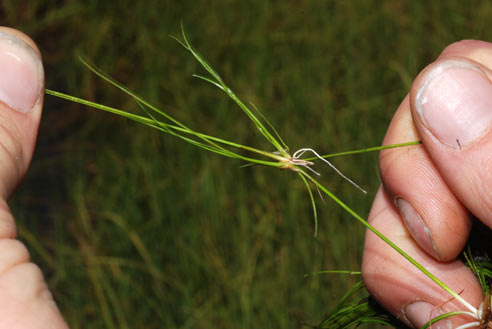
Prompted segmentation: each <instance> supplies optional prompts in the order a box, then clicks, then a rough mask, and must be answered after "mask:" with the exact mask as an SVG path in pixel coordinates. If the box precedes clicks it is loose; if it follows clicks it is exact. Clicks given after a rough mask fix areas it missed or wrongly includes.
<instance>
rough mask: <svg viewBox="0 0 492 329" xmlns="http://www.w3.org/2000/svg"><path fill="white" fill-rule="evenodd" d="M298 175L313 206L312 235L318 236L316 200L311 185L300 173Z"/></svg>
mask: <svg viewBox="0 0 492 329" xmlns="http://www.w3.org/2000/svg"><path fill="white" fill-rule="evenodd" d="M298 174H299V177H301V179H302V181H303V182H304V185H306V189H307V191H308V194H309V198H310V199H311V207H312V208H313V216H314V237H315V238H316V237H317V236H318V211H317V209H316V202H315V201H314V196H313V191H311V186H309V182H308V181H307V179H306V178H305V177H304V176H303V175H302V174H301V173H298Z"/></svg>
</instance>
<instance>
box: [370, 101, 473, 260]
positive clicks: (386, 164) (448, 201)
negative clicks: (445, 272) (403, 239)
mask: <svg viewBox="0 0 492 329" xmlns="http://www.w3.org/2000/svg"><path fill="white" fill-rule="evenodd" d="M419 139H420V137H419V136H418V134H417V131H416V130H415V126H414V124H413V121H412V116H411V112H410V103H409V98H408V96H407V97H406V98H405V99H404V101H403V102H402V104H401V105H400V107H399V108H398V110H397V112H396V113H395V115H394V117H393V120H392V121H391V124H390V126H389V128H388V131H387V133H386V136H385V138H384V141H383V145H388V144H395V143H401V142H403V141H414V140H419ZM379 170H380V173H381V179H382V182H383V185H384V188H385V190H386V192H387V193H388V195H389V197H390V199H391V200H392V202H393V203H394V205H395V206H396V207H397V208H398V210H399V212H400V215H401V218H402V219H403V222H404V223H405V225H406V227H407V229H408V230H409V232H410V233H411V235H412V236H413V238H414V239H415V241H416V242H417V243H418V244H419V245H420V247H421V248H422V249H423V250H425V251H426V252H427V253H428V254H429V255H431V256H432V257H434V258H436V259H438V260H442V261H447V260H451V259H454V258H456V256H457V255H458V254H459V253H460V252H461V250H462V249H463V246H464V245H465V243H466V241H467V238H468V234H469V232H470V227H471V225H470V216H469V213H468V212H467V210H466V209H465V208H464V207H463V205H462V204H461V203H460V202H459V201H458V200H457V199H456V197H455V196H454V194H453V193H452V192H451V191H450V190H449V188H448V186H447V185H446V183H445V182H444V181H443V179H442V177H441V175H440V174H439V172H438V170H437V168H436V167H435V166H434V164H433V163H432V161H431V159H430V157H429V155H428V153H427V152H426V150H425V148H424V147H422V146H412V147H405V148H396V149H388V150H384V151H382V152H380V154H379ZM449 241H453V243H449Z"/></svg>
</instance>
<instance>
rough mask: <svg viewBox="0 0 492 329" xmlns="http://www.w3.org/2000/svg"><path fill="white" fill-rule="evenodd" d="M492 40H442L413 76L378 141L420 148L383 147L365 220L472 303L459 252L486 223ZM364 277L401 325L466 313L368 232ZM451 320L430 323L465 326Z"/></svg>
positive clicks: (490, 208)
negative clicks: (476, 223)
mask: <svg viewBox="0 0 492 329" xmlns="http://www.w3.org/2000/svg"><path fill="white" fill-rule="evenodd" d="M491 68H492V44H490V43H487V42H483V41H475V40H465V41H460V42H457V43H454V44H451V45H450V46H448V47H447V48H446V49H445V50H444V51H443V52H442V53H441V55H440V56H439V57H438V58H437V60H436V61H435V62H434V63H432V64H430V65H429V66H427V67H426V68H425V69H424V70H423V71H422V72H421V73H420V74H419V75H418V76H417V78H416V79H415V80H414V82H413V84H412V87H411V90H410V93H409V94H408V95H407V96H406V97H405V99H404V100H403V102H402V103H401V105H400V106H399V108H398V110H397V111H396V112H395V115H394V117H393V119H392V121H391V123H390V125H389V128H388V131H387V133H386V136H385V138H384V141H383V144H385V145H386V144H392V143H399V142H404V141H412V140H421V141H422V145H421V146H417V147H408V148H400V149H391V150H385V151H382V152H381V153H380V157H379V169H380V173H381V180H382V187H381V188H380V189H379V191H378V193H377V195H376V197H375V200H374V203H373V206H372V209H371V212H370V215H369V222H370V223H371V224H372V225H374V226H375V227H376V228H377V229H378V230H380V231H381V232H382V233H383V234H385V235H386V236H387V237H388V238H389V239H390V240H392V241H393V242H394V243H396V244H397V245H398V246H400V247H401V248H402V249H403V250H405V251H406V252H408V253H409V254H410V255H411V256H412V257H414V258H415V259H416V260H417V261H418V262H419V263H421V264H422V265H423V266H424V267H425V268H427V269H428V270H429V271H430V272H431V273H432V274H434V275H435V276H437V277H438V278H440V279H441V280H442V281H443V282H445V283H446V284H447V285H448V286H449V287H451V288H452V289H453V290H454V291H455V292H457V293H459V294H460V296H461V297H463V298H464V299H465V300H467V301H468V302H469V303H470V304H472V305H473V306H475V307H478V305H479V304H480V303H481V302H482V300H483V296H482V292H481V288H480V286H479V284H478V282H477V280H476V279H475V277H474V276H473V274H472V273H471V271H470V270H469V269H468V268H467V267H466V266H465V265H464V264H463V263H462V262H461V261H459V260H457V259H456V257H457V256H458V255H459V253H460V252H461V250H462V249H463V247H464V245H465V243H466V241H467V239H468V236H469V233H470V227H471V221H472V218H473V217H476V218H478V220H481V221H482V222H483V223H485V224H486V225H487V226H489V227H492V197H491V196H492V161H491V160H492V131H491V129H490V127H491V124H492V71H491ZM362 275H363V280H364V282H365V284H366V287H367V289H368V290H369V291H370V292H371V294H372V295H373V296H374V297H375V298H376V299H377V300H378V301H379V302H380V303H381V304H382V305H383V306H384V307H385V308H387V309H388V310H389V311H390V312H392V313H393V314H395V315H396V316H397V317H398V318H400V319H401V320H402V321H403V322H405V323H406V324H408V325H410V326H413V327H416V328H418V327H420V326H422V325H423V324H425V323H426V322H427V321H429V320H430V319H431V318H432V317H435V316H436V315H438V314H440V313H442V312H449V311H456V310H466V309H465V308H464V306H463V305H461V304H460V303H459V302H458V301H457V300H456V299H453V298H451V297H450V296H449V295H448V294H447V293H445V292H444V291H443V290H442V289H441V288H439V287H438V286H437V285H436V284H435V283H434V282H432V281H431V280H430V279H429V278H427V277H426V276H425V275H423V274H422V273H421V272H419V270H417V269H416V268H414V267H413V266H412V265H411V264H410V263H409V262H408V261H406V260H404V259H403V258H402V257H401V256H400V255H399V254H397V253H396V252H395V251H394V250H392V249H391V248H389V247H388V246H387V245H385V243H384V242H382V241H381V240H380V239H379V238H377V237H376V236H375V235H374V234H373V233H371V232H367V233H366V241H365V246H364V256H363V262H362ZM471 320H472V319H471V318H466V317H456V318H452V319H449V320H445V321H444V320H443V321H440V322H439V323H438V324H434V325H433V326H432V328H453V327H456V326H457V325H459V324H462V323H466V322H470V321H471Z"/></svg>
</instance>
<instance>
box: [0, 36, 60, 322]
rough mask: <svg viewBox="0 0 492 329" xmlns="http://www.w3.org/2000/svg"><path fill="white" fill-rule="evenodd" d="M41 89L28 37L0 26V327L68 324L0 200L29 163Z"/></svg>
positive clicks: (38, 66) (35, 56) (40, 69)
mask: <svg viewBox="0 0 492 329" xmlns="http://www.w3.org/2000/svg"><path fill="white" fill-rule="evenodd" d="M43 92H44V71H43V66H42V64H41V56H40V54H39V50H38V49H37V47H36V46H35V44H34V42H33V41H32V40H31V39H29V38H28V37H27V36H26V35H24V34H22V33H20V32H18V31H16V30H12V29H9V28H5V27H0V329H3V328H9V329H17V328H19V329H20V328H22V329H30V328H53V329H66V328H68V326H67V325H66V323H65V321H64V320H63V318H62V316H61V315H60V313H59V311H58V308H57V307H56V305H55V303H54V301H53V298H52V296H51V294H50V292H49V291H48V288H47V286H46V283H45V281H44V278H43V275H42V273H41V271H40V269H39V268H38V267H37V266H36V265H34V264H33V263H30V261H29V254H28V252H27V249H26V248H25V246H24V245H23V244H22V243H21V242H19V241H18V240H15V239H14V238H15V235H16V227H15V222H14V219H13V217H12V214H11V213H10V210H9V208H8V205H7V201H6V200H7V198H8V197H9V196H10V194H11V193H12V191H13V189H14V188H15V187H16V186H17V184H18V183H19V181H20V180H21V179H22V177H23V176H24V174H25V172H26V170H27V168H28V166H29V162H30V160H31V157H32V154H33V150H34V144H35V141H36V135H37V131H38V126H39V120H40V116H41V109H42V102H43Z"/></svg>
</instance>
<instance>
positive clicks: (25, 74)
mask: <svg viewBox="0 0 492 329" xmlns="http://www.w3.org/2000/svg"><path fill="white" fill-rule="evenodd" d="M43 84H44V70H43V65H42V64H41V58H40V56H39V55H38V53H36V51H34V49H32V48H31V47H30V46H29V45H28V44H27V43H26V42H24V41H23V40H20V39H19V38H17V37H14V36H13V35H11V34H8V33H4V32H0V102H2V103H4V104H6V105H7V106H9V107H10V108H12V109H14V110H16V111H19V112H24V113H25V112H29V111H30V110H32V109H33V108H34V106H35V105H36V104H37V103H38V102H39V101H40V99H41V93H42V90H43Z"/></svg>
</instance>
